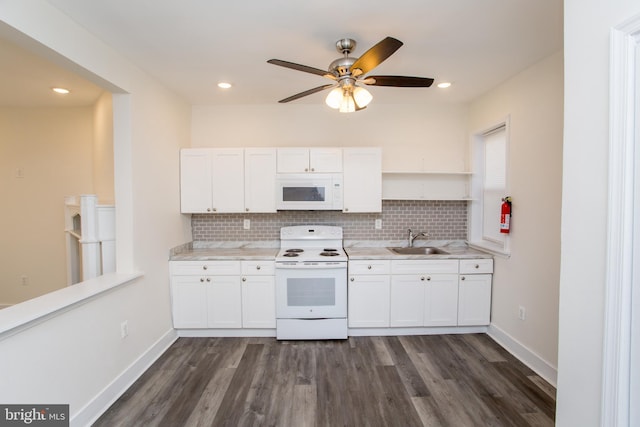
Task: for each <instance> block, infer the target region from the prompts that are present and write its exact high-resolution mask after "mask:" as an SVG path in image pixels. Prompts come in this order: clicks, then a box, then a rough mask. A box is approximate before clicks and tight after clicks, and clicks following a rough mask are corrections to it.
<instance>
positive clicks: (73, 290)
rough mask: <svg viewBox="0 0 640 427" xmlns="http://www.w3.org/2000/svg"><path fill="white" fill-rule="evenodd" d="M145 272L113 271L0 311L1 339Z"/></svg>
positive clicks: (123, 283)
mask: <svg viewBox="0 0 640 427" xmlns="http://www.w3.org/2000/svg"><path fill="white" fill-rule="evenodd" d="M142 276H143V274H142V273H129V274H123V273H110V274H105V275H103V276H100V277H96V278H95V279H90V280H86V281H84V282H82V283H78V284H76V285H72V286H67V287H65V288H62V289H59V290H57V291H54V292H51V293H48V294H46V295H42V296H39V297H37V298H33V299H30V300H28V301H24V302H21V303H19V304H16V305H13V306H11V307H7V308H4V309H2V310H0V339H3V338H6V337H7V336H10V335H13V334H15V333H17V332H19V331H21V330H23V329H26V328H29V327H31V326H34V325H36V324H38V323H40V322H43V321H45V320H46V319H48V318H50V317H53V316H56V315H58V314H60V313H63V312H65V311H67V310H69V309H71V308H73V307H74V306H77V305H80V304H83V303H84V302H87V301H88V300H90V299H92V298H94V297H96V296H98V295H101V294H103V293H105V292H108V291H110V290H112V289H115V288H117V287H119V286H122V285H125V284H127V283H131V282H133V281H134V280H135V279H137V278H139V277H142Z"/></svg>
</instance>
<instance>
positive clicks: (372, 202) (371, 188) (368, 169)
mask: <svg viewBox="0 0 640 427" xmlns="http://www.w3.org/2000/svg"><path fill="white" fill-rule="evenodd" d="M343 163H344V174H343V176H344V178H343V179H344V190H343V191H344V212H350V213H354V212H382V150H381V149H380V148H344V149H343Z"/></svg>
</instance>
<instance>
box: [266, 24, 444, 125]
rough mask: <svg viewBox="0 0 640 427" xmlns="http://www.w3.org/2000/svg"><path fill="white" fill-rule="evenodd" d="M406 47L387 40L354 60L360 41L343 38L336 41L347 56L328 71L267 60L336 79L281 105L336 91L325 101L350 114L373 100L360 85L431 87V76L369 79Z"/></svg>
mask: <svg viewBox="0 0 640 427" xmlns="http://www.w3.org/2000/svg"><path fill="white" fill-rule="evenodd" d="M402 44H403V43H402V42H401V41H400V40H396V39H394V38H393V37H386V38H384V39H383V40H381V41H380V42H378V43H377V44H376V45H375V46H373V47H372V48H371V49H369V50H367V51H366V52H365V53H363V54H362V56H360V57H359V58H354V57H351V56H349V54H350V53H351V52H352V51H353V50H354V49H355V47H356V41H355V40H353V39H348V38H344V39H340V40H338V41H337V42H336V49H337V50H338V52H340V53H342V54H343V55H344V56H343V57H342V58H338V59H336V60H335V61H333V62H332V63H331V64H329V68H328V71H324V70H321V69H319V68H314V67H309V66H306V65H300V64H295V63H293V62H289V61H282V60H280V59H270V60H268V61H267V62H268V63H269V64H274V65H279V66H281V67H285V68H291V69H293V70H298V71H304V72H306V73H311V74H316V75H319V76H322V77H325V78H328V79H330V80H333V83H329V84H325V85H322V86H318V87H315V88H313V89H309V90H306V91H304V92H300V93H297V94H295V95H292V96H290V97H288V98H284V99H281V100H280V101H278V102H280V103H285V102H290V101H294V100H296V99H300V98H302V97H304V96H307V95H311V94H313V93H316V92H320V91H323V90H325V89H329V88H333V90H332V91H331V92H329V95H327V98H326V99H325V102H326V103H327V105H329V107H331V108H335V109H338V110H339V111H340V112H343V113H350V112H353V111H359V110H362V109H364V108H366V106H367V105H368V104H369V102H371V100H372V99H373V97H372V96H371V94H370V93H369V91H367V90H366V89H365V88H363V87H362V86H359V84H364V85H368V86H394V87H429V86H431V84H432V83H433V79H431V78H428V77H409V76H365V74H367V73H368V72H369V71H371V70H373V69H374V68H375V67H377V66H378V65H380V64H381V63H382V62H383V61H384V60H386V59H387V58H388V57H390V56H391V55H393V53H394V52H395V51H396V50H398V49H400V47H401V46H402Z"/></svg>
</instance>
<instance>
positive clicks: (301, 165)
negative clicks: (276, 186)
mask: <svg viewBox="0 0 640 427" xmlns="http://www.w3.org/2000/svg"><path fill="white" fill-rule="evenodd" d="M306 172H314V173H332V172H342V148H331V147H330V148H278V173H306Z"/></svg>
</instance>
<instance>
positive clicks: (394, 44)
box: [351, 37, 403, 76]
mask: <svg viewBox="0 0 640 427" xmlns="http://www.w3.org/2000/svg"><path fill="white" fill-rule="evenodd" d="M402 44H403V43H402V42H401V41H400V40H396V39H394V38H393V37H387V38H385V39H383V40H382V41H380V42H378V44H376V45H375V46H373V47H372V48H371V49H369V50H368V51H366V52H365V53H363V54H362V56H360V58H358V59H357V60H356V62H354V63H353V65H352V66H351V73H352V74H354V75H355V76H359V75H362V74H367V73H368V72H369V71H371V70H373V69H374V68H375V67H377V66H378V65H379V64H380V63H381V62H382V61H384V60H385V59H387V58H388V57H390V56H391V55H393V53H394V52H395V51H396V50H398V49H400V46H402ZM356 70H357V71H356Z"/></svg>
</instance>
